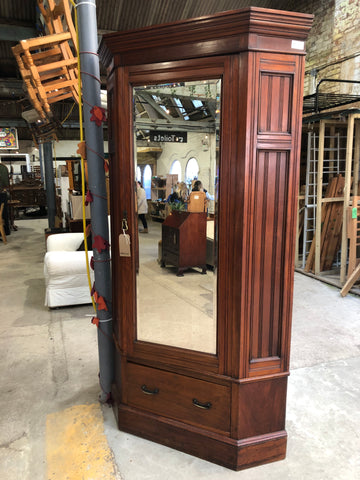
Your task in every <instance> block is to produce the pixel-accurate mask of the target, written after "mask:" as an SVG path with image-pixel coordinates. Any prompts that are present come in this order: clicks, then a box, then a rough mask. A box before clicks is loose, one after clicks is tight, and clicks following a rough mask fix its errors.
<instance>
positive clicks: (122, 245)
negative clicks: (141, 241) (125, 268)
mask: <svg viewBox="0 0 360 480" xmlns="http://www.w3.org/2000/svg"><path fill="white" fill-rule="evenodd" d="M119 252H120V257H130V256H131V251H130V235H128V234H127V233H121V234H120V235H119Z"/></svg>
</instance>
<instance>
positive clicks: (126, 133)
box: [100, 7, 312, 470]
mask: <svg viewBox="0 0 360 480" xmlns="http://www.w3.org/2000/svg"><path fill="white" fill-rule="evenodd" d="M311 23H312V16H311V15H304V14H300V13H289V12H284V11H280V10H266V9H260V8H254V7H250V8H247V9H244V10H239V11H231V12H224V13H221V14H217V15H214V16H209V17H202V18H199V19H190V20H185V21H180V22H176V23H173V24H167V25H160V26H154V27H147V28H146V29H138V30H134V31H128V32H119V33H114V34H109V35H105V36H104V37H103V40H102V44H101V46H100V56H101V58H102V61H103V63H104V64H105V66H106V67H107V69H108V79H107V88H108V95H109V99H110V100H111V101H110V102H109V109H110V111H109V115H110V118H111V122H109V123H111V124H112V128H111V130H110V132H109V137H110V138H109V150H110V151H109V154H110V164H111V165H112V171H111V178H110V181H111V214H112V219H113V222H112V242H111V244H112V259H113V260H112V281H113V292H114V293H115V294H114V296H113V312H112V314H113V328H114V338H115V340H116V347H117V351H116V359H115V380H114V386H113V392H112V393H113V398H114V401H115V406H114V408H115V413H116V417H117V422H118V426H119V428H120V429H122V430H124V431H126V432H130V433H132V434H135V435H140V436H142V437H144V438H147V439H150V440H153V441H157V442H160V443H163V444H165V445H167V446H170V447H174V448H177V449H180V450H182V451H184V452H187V453H190V454H193V455H197V456H198V457H200V458H204V459H206V460H209V461H212V462H215V463H218V464H221V465H223V466H226V467H228V468H232V469H235V470H239V469H243V468H246V467H250V466H255V465H259V464H263V463H268V462H272V461H275V460H280V459H283V458H284V457H285V454H286V443H287V433H286V430H285V411H286V392H287V377H288V375H289V356H290V336H291V310H292V293H293V275H294V247H295V240H296V210H297V209H296V207H297V201H296V200H297V191H298V172H299V168H298V167H299V153H300V138H301V116H302V93H303V75H304V55H305V51H304V45H305V40H306V37H307V35H308V32H309V30H310V27H311ZM204 79H221V81H222V94H221V95H222V96H221V124H220V130H219V138H220V149H219V151H220V158H219V172H218V176H219V190H218V202H217V232H218V233H217V239H218V241H217V245H218V248H217V252H216V254H217V295H216V301H217V306H216V311H217V318H216V322H217V338H216V341H217V349H216V354H207V353H202V352H198V351H193V350H190V349H182V348H176V347H170V346H167V345H163V344H158V343H150V342H142V341H140V340H139V339H138V338H137V333H136V332H137V329H136V322H137V313H136V305H137V295H136V286H137V284H136V255H135V250H134V244H135V242H134V241H132V254H131V257H120V255H119V249H118V241H117V239H118V235H119V234H120V233H121V231H122V230H121V218H123V215H124V212H126V214H127V218H128V219H129V221H128V223H129V230H128V232H127V233H129V234H130V237H131V238H132V239H134V238H136V232H137V222H136V221H135V202H134V183H135V182H134V152H133V149H134V146H133V145H134V141H133V133H134V125H133V109H132V105H133V98H132V94H131V92H132V91H133V87H134V86H137V85H151V84H153V85H155V86H157V84H159V83H161V84H165V83H174V82H175V83H176V82H190V81H201V80H204ZM184 123H185V122H184ZM183 280H186V277H185V278H184V279H182V280H179V281H181V282H182V281H183ZM179 288H180V287H179ZM169 308H171V306H169ZM152 314H153V315H156V312H152ZM179 321H181V312H179Z"/></svg>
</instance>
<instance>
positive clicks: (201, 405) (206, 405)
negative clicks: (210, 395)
mask: <svg viewBox="0 0 360 480" xmlns="http://www.w3.org/2000/svg"><path fill="white" fill-rule="evenodd" d="M193 404H194V405H195V407H198V408H203V409H204V410H209V409H210V408H211V407H212V404H211V403H210V402H206V403H201V402H199V400H196V398H194V399H193Z"/></svg>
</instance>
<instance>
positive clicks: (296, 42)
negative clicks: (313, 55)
mask: <svg viewBox="0 0 360 480" xmlns="http://www.w3.org/2000/svg"><path fill="white" fill-rule="evenodd" d="M304 47H305V42H301V41H300V40H292V41H291V48H294V49H296V50H304Z"/></svg>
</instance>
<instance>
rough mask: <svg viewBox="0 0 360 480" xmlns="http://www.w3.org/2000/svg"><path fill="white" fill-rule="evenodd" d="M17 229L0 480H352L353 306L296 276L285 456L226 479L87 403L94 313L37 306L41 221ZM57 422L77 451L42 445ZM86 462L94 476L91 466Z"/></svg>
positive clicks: (63, 442) (11, 243)
mask: <svg viewBox="0 0 360 480" xmlns="http://www.w3.org/2000/svg"><path fill="white" fill-rule="evenodd" d="M17 226H18V228H19V229H18V231H17V232H12V233H11V235H10V236H9V237H8V244H7V245H4V244H3V243H2V242H1V241H0V265H1V270H0V289H1V300H0V311H1V313H2V315H1V322H0V358H1V364H2V368H1V371H0V378H1V390H0V418H1V423H0V479H4V480H19V479H22V480H42V479H50V478H51V479H55V480H62V479H66V478H67V479H69V480H77V479H79V480H80V479H86V480H90V479H92V480H100V479H101V480H112V479H122V480H140V479H141V480H147V479H149V480H150V479H157V480H173V479H177V480H182V479H184V480H185V479H186V480H191V479H196V480H198V479H205V478H206V480H230V479H235V478H241V479H242V480H260V479H261V480H263V479H264V478H266V479H267V480H275V479H276V480H279V479H280V480H282V479H292V480H293V479H295V480H300V479H304V480H305V479H306V480H308V479H311V480H329V479H334V480H342V479H344V480H351V479H358V478H360V453H359V452H360V438H359V437H360V297H356V296H353V295H348V296H346V297H345V298H342V297H341V296H340V294H339V290H338V289H336V288H334V287H331V286H329V285H326V284H323V283H321V282H319V281H317V280H314V279H312V278H310V277H306V276H304V275H301V274H299V273H296V274H295V296H294V315H293V333H292V356H291V375H290V378H289V389H288V406H287V426H286V428H287V432H288V436H289V439H288V452H287V458H286V460H284V461H281V462H276V463H272V464H269V465H264V466H260V467H256V468H252V469H249V470H244V471H241V472H233V471H230V470H227V469H225V468H222V467H219V466H217V465H213V464H211V463H209V462H205V461H202V460H199V459H197V458H194V457H191V456H189V455H186V454H183V453H180V452H177V451H175V450H172V449H169V448H166V447H163V446H161V445H157V444H154V443H151V442H148V441H146V440H143V439H141V438H137V437H134V436H132V435H128V434H125V433H122V432H120V431H119V430H118V429H117V427H116V424H115V421H114V416H113V413H112V410H111V409H110V408H109V407H108V406H101V407H100V406H99V405H98V402H97V399H98V394H99V384H98V354H97V340H96V336H97V332H96V327H95V326H94V325H92V324H91V318H92V316H93V310H92V306H91V305H88V306H78V307H71V308H61V309H55V310H48V309H47V308H46V307H44V295H45V293H44V280H43V256H44V252H45V241H44V228H45V227H46V226H47V221H46V220H43V219H41V220H35V219H32V220H20V221H18V222H17ZM78 409H80V410H81V412H82V415H83V416H82V417H81V416H80V417H79V413H78ZM97 410H99V413H98V412H97ZM74 412H75V413H74ZM59 415H60V417H59ZM71 415H73V416H71ZM74 418H75V419H76V420H77V421H78V422H76V421H74ZM79 418H80V420H79ZM86 419H87V421H88V422H89V424H90V425H89V424H88V425H87V426H86V428H85V427H84V425H85V423H86ZM55 420H57V421H58V423H56V421H55ZM59 420H60V421H59ZM67 421H68V422H70V423H72V424H73V425H74V424H75V423H78V424H79V423H80V424H81V425H82V426H83V427H84V429H85V437H84V438H85V439H82V440H80V441H78V443H77V447H74V446H73V444H71V443H70V442H71V441H72V437H71V435H70V434H68V435H67V436H66V435H65V436H63V437H57V438H56V437H55V439H54V438H52V437H51V435H52V432H54V429H55V431H56V429H59V428H60V427H59V426H58V427H57V425H60V426H62V427H63V426H64V425H65V424H66V422H67ZM93 426H96V428H97V429H98V432H97V433H96V435H95V436H94V438H95V439H96V442H95V443H94V444H91V443H90V442H91V439H90V435H89V431H90V430H91V429H92V427H93ZM104 439H105V443H101V442H103V440H104ZM87 441H88V442H89V445H85V448H83V449H82V448H80V447H82V446H84V444H86V442H87ZM68 442H69V443H68ZM64 452H65V456H64V457H61V454H64ZM74 452H75V453H76V454H77V457H78V458H77V461H78V462H79V463H78V465H80V464H83V465H85V467H83V468H85V470H82V471H81V472H80V466H79V467H76V468H78V470H76V469H74V468H75V467H74V465H75V461H72V462H73V463H72V468H73V470H68V471H67V470H66V468H65V463H66V461H65V460H66V457H68V456H69V455H70V454H71V453H74ZM54 458H55V459H56V458H57V459H58V461H59V458H63V460H61V462H60V463H58V464H56V461H54ZM95 460H97V461H100V463H101V465H100V467H99V469H97V470H96V469H95V466H94V465H92V466H91V468H90V466H89V465H90V464H92V463H95ZM57 465H58V466H57ZM69 472H72V473H69ZM84 472H85V473H84Z"/></svg>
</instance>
